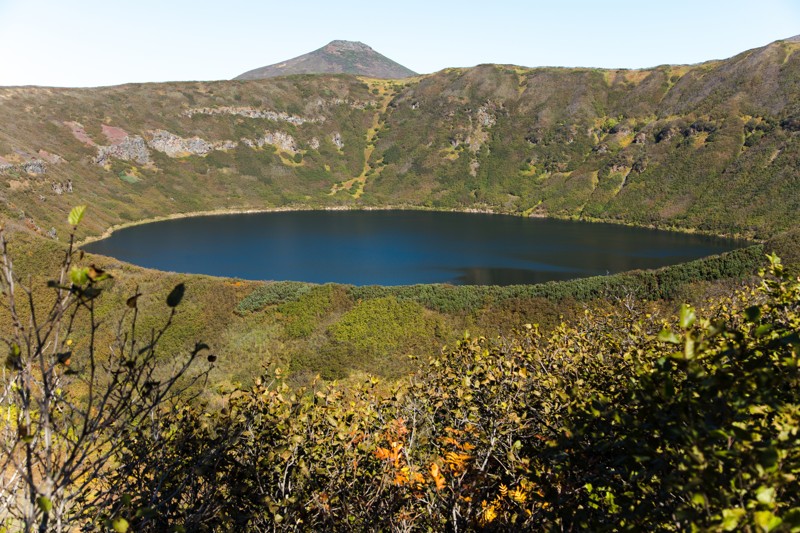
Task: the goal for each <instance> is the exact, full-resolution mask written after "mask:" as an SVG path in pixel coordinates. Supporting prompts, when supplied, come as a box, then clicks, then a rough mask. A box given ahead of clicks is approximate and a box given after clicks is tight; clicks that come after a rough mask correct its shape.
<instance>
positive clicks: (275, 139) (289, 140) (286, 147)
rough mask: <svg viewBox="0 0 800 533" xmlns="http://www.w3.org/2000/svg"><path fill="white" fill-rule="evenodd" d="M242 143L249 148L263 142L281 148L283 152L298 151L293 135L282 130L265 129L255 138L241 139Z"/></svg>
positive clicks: (261, 145) (260, 144)
mask: <svg viewBox="0 0 800 533" xmlns="http://www.w3.org/2000/svg"><path fill="white" fill-rule="evenodd" d="M242 143H244V144H245V145H247V146H249V147H250V148H255V147H258V148H261V147H263V146H264V145H265V144H270V145H272V146H275V147H276V148H278V149H280V150H283V151H284V152H289V153H292V154H295V153H297V152H298V151H299V148H298V147H297V142H295V140H294V137H292V136H291V135H289V134H288V133H284V132H282V131H276V132H271V131H267V132H265V133H264V136H263V137H259V138H258V139H255V140H253V139H242Z"/></svg>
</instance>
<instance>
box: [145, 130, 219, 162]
mask: <svg viewBox="0 0 800 533" xmlns="http://www.w3.org/2000/svg"><path fill="white" fill-rule="evenodd" d="M151 133H152V135H153V136H152V138H151V139H150V141H148V143H147V144H148V145H149V146H150V148H152V149H153V150H157V151H159V152H162V153H165V154H167V155H168V156H169V157H185V156H187V155H206V154H207V153H209V152H210V151H211V150H213V149H214V148H213V146H212V144H211V143H210V142H208V141H205V140H203V139H201V138H200V137H192V138H190V139H184V138H183V137H179V136H177V135H175V134H174V133H170V132H168V131H165V130H156V131H153V132H151Z"/></svg>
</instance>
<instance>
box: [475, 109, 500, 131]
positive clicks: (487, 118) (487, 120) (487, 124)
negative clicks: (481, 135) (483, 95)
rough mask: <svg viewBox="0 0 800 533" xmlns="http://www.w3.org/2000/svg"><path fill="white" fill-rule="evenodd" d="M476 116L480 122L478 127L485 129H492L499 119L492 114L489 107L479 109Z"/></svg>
mask: <svg viewBox="0 0 800 533" xmlns="http://www.w3.org/2000/svg"><path fill="white" fill-rule="evenodd" d="M475 116H476V118H477V120H478V125H479V126H481V127H484V128H491V127H492V126H494V125H495V124H496V123H497V118H496V117H495V116H494V114H492V113H491V112H490V110H489V107H487V106H481V107H479V108H478V112H477V113H476V114H475Z"/></svg>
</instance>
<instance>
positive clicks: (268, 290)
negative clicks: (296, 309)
mask: <svg viewBox="0 0 800 533" xmlns="http://www.w3.org/2000/svg"><path fill="white" fill-rule="evenodd" d="M311 287H312V286H311V285H309V284H308V283H302V282H298V281H274V282H270V283H266V284H264V285H261V286H259V287H257V288H256V289H255V290H253V291H252V292H251V293H250V294H248V295H247V296H245V297H244V298H243V299H242V301H241V302H239V305H238V306H237V307H236V310H237V311H239V312H240V313H245V312H250V311H260V310H261V309H263V308H265V307H266V306H268V305H276V304H282V303H285V302H291V301H294V300H297V299H298V298H299V297H300V296H301V295H303V294H305V293H306V292H308V291H309V290H311Z"/></svg>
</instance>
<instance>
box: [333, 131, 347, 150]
mask: <svg viewBox="0 0 800 533" xmlns="http://www.w3.org/2000/svg"><path fill="white" fill-rule="evenodd" d="M331 142H332V143H333V144H335V145H336V148H338V149H339V150H342V149H344V141H343V140H342V135H341V134H340V133H339V132H338V131H335V132H333V135H332V136H331Z"/></svg>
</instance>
